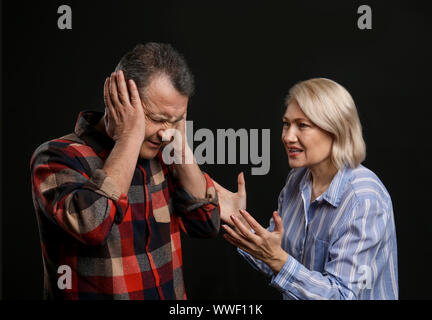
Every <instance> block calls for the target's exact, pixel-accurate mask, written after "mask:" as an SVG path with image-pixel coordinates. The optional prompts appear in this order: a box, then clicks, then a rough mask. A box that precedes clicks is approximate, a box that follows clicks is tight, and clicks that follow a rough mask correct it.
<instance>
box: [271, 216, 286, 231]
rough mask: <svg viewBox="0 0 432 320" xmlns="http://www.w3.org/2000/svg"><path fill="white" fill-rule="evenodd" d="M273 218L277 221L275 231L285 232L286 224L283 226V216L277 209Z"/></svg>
mask: <svg viewBox="0 0 432 320" xmlns="http://www.w3.org/2000/svg"><path fill="white" fill-rule="evenodd" d="M273 220H274V222H275V228H274V231H275V232H279V233H282V234H283V232H284V226H283V223H282V218H281V216H280V215H279V213H278V212H277V211H273Z"/></svg>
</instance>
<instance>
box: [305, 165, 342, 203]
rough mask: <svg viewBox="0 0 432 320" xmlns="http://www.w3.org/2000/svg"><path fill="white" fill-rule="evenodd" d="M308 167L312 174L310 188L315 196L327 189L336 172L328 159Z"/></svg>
mask: <svg viewBox="0 0 432 320" xmlns="http://www.w3.org/2000/svg"><path fill="white" fill-rule="evenodd" d="M309 169H310V171H311V174H312V190H313V193H315V195H316V196H319V195H320V194H321V193H323V192H325V191H326V190H327V188H328V187H329V186H330V183H331V182H332V180H333V178H334V176H335V175H336V173H337V172H338V170H337V168H336V167H335V166H334V164H333V163H332V162H331V160H330V159H329V160H328V161H326V162H322V163H320V164H318V165H316V166H314V167H310V168H309Z"/></svg>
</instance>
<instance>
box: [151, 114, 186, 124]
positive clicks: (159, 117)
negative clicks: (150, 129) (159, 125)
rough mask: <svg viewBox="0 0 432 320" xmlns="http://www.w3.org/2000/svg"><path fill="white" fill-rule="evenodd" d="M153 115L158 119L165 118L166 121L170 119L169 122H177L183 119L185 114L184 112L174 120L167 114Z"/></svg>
mask: <svg viewBox="0 0 432 320" xmlns="http://www.w3.org/2000/svg"><path fill="white" fill-rule="evenodd" d="M152 116H153V117H154V118H156V119H157V120H164V121H168V122H172V123H176V122H179V121H180V120H182V119H183V117H184V114H182V115H181V116H180V117H178V118H176V119H174V120H171V119H172V118H169V117H167V116H165V115H163V114H152Z"/></svg>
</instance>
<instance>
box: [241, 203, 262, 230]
mask: <svg viewBox="0 0 432 320" xmlns="http://www.w3.org/2000/svg"><path fill="white" fill-rule="evenodd" d="M239 211H240V214H241V215H242V217H243V218H244V219H245V220H246V222H247V223H249V225H250V226H251V228H252V229H253V230H254V231H255V233H256V234H257V235H259V236H261V235H263V234H264V233H265V232H267V230H266V229H265V228H263V227H262V226H261V225H260V224H259V223H258V222H257V221H256V220H255V219H254V218H253V217H252V216H251V215H250V214H249V213H248V212H247V211H246V210H243V209H240V210H239Z"/></svg>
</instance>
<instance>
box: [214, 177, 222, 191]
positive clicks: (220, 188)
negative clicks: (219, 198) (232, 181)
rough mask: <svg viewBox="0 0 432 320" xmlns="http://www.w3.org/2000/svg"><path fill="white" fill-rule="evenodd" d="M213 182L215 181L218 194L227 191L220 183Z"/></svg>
mask: <svg viewBox="0 0 432 320" xmlns="http://www.w3.org/2000/svg"><path fill="white" fill-rule="evenodd" d="M212 181H213V184H214V187H215V189H216V191H217V192H222V191H224V190H225V188H224V187H222V186H221V185H220V184H219V183H217V182H216V181H215V180H213V179H212Z"/></svg>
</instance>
